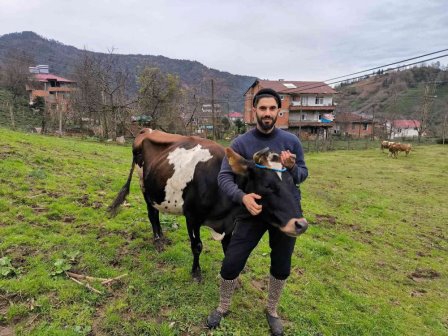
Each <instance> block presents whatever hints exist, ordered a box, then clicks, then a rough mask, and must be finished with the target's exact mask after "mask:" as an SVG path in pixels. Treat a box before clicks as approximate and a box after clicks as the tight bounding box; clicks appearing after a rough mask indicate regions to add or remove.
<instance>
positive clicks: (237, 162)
mask: <svg viewBox="0 0 448 336" xmlns="http://www.w3.org/2000/svg"><path fill="white" fill-rule="evenodd" d="M226 156H227V159H228V160H229V165H230V167H231V168H232V171H233V172H234V173H235V174H238V175H245V174H246V173H247V166H248V165H247V160H245V159H244V158H243V157H242V156H241V155H239V154H237V153H236V152H235V151H234V150H233V149H232V148H230V147H227V148H226Z"/></svg>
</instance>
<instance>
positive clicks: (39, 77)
mask: <svg viewBox="0 0 448 336" xmlns="http://www.w3.org/2000/svg"><path fill="white" fill-rule="evenodd" d="M34 78H35V79H37V80H38V81H39V82H48V81H50V80H55V81H58V82H65V83H74V81H72V80H70V79H67V78H64V77H60V76H56V75H53V74H43V73H39V74H34Z"/></svg>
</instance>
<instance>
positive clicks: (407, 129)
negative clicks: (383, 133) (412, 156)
mask: <svg viewBox="0 0 448 336" xmlns="http://www.w3.org/2000/svg"><path fill="white" fill-rule="evenodd" d="M420 125H421V124H420V121H418V120H412V119H411V120H409V119H403V120H393V121H389V122H388V123H387V128H388V131H389V135H390V139H396V138H413V137H418V129H419V128H420Z"/></svg>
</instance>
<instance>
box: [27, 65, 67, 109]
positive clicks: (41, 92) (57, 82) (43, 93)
mask: <svg viewBox="0 0 448 336" xmlns="http://www.w3.org/2000/svg"><path fill="white" fill-rule="evenodd" d="M29 70H30V73H31V74H32V77H31V84H29V85H27V87H26V90H27V91H28V93H29V97H30V105H32V104H33V102H34V101H35V99H36V97H43V98H44V100H45V104H46V106H47V108H49V110H54V111H56V110H58V111H62V112H66V111H67V110H68V109H69V106H70V95H71V94H72V92H73V91H74V90H75V86H76V82H75V81H73V80H70V79H67V78H64V77H60V76H57V75H54V74H51V73H50V72H49V68H48V65H38V66H36V67H30V68H29Z"/></svg>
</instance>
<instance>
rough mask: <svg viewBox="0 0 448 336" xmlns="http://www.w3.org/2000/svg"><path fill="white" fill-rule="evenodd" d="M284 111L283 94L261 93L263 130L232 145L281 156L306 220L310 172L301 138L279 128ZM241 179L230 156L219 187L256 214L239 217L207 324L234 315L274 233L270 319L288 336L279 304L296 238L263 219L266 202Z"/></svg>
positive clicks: (256, 103)
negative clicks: (234, 301)
mask: <svg viewBox="0 0 448 336" xmlns="http://www.w3.org/2000/svg"><path fill="white" fill-rule="evenodd" d="M280 108H281V98H280V96H279V95H278V93H277V92H275V91H274V90H272V89H262V90H260V91H258V92H257V94H256V95H255V96H254V98H253V101H252V110H253V112H254V113H255V115H256V119H257V126H256V128H254V129H253V130H250V131H248V132H247V133H245V134H243V135H240V136H239V137H237V138H236V139H235V140H234V141H233V142H232V144H231V145H230V147H231V148H232V149H233V150H234V151H235V152H237V153H238V154H240V155H241V156H242V157H244V158H245V159H252V156H253V154H254V153H256V152H258V151H260V150H262V149H264V148H266V147H269V148H270V149H271V150H272V151H274V152H277V153H280V160H281V163H282V165H283V167H285V168H286V169H287V173H289V174H291V176H292V179H293V181H294V184H292V183H291V186H290V187H291V195H293V196H292V197H294V199H295V201H296V202H295V203H296V204H297V209H296V211H297V218H301V219H302V220H303V221H305V222H306V220H305V219H304V218H303V215H302V207H301V204H300V199H301V196H300V189H299V188H298V187H297V185H298V184H300V183H302V182H303V181H305V179H306V178H307V176H308V169H307V167H306V165H305V161H304V155H303V148H302V145H301V143H300V141H299V139H298V138H297V137H296V136H295V135H293V134H291V133H289V132H286V131H284V130H282V129H280V128H277V127H275V123H276V121H277V117H278V113H279V111H280ZM293 154H294V155H295V156H294V155H293ZM235 178H236V176H235V174H234V173H233V171H232V169H231V167H230V165H229V162H228V160H227V159H226V158H224V160H223V162H222V166H221V171H220V173H219V175H218V184H219V187H220V188H221V190H222V191H224V193H225V194H227V195H228V196H229V197H230V198H231V199H232V200H233V202H235V203H238V204H241V205H243V206H244V207H245V208H246V209H247V211H248V212H249V214H250V215H243V216H241V217H238V218H237V219H236V226H235V229H234V231H233V235H232V238H231V241H230V243H229V246H228V247H227V250H226V253H225V256H224V260H223V263H222V267H221V272H220V274H221V282H220V291H219V292H220V299H219V304H218V307H217V308H216V309H215V310H213V311H212V312H211V314H210V315H209V316H208V318H207V326H208V327H209V328H216V327H217V326H219V324H220V322H221V319H222V317H223V316H225V315H227V314H228V313H229V308H230V301H231V297H232V294H233V292H234V289H235V286H236V284H237V281H238V280H237V279H238V276H239V274H240V273H241V271H242V270H243V268H244V266H245V264H246V261H247V259H248V258H249V255H250V253H251V252H252V250H253V249H254V248H255V247H256V246H257V244H258V242H259V241H260V239H261V237H262V236H263V235H264V233H265V232H266V231H268V232H269V246H270V248H271V255H270V256H271V266H270V276H269V288H268V300H267V305H266V318H267V321H268V324H269V327H270V329H271V333H272V335H276V336H277V335H283V326H282V322H281V319H280V317H279V316H278V313H277V305H278V302H279V299H280V295H281V292H282V290H283V287H284V285H285V282H286V279H287V278H288V276H289V274H290V271H291V256H292V253H293V251H294V245H295V242H296V238H294V237H290V236H288V235H286V234H285V233H283V232H281V231H280V230H279V229H278V228H276V227H274V226H273V225H270V223H269V221H268V219H266V218H263V213H262V204H259V203H262V200H261V196H260V195H257V194H255V193H250V194H246V193H245V192H244V191H242V190H241V189H240V188H239V187H238V185H237V184H236V182H235Z"/></svg>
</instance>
